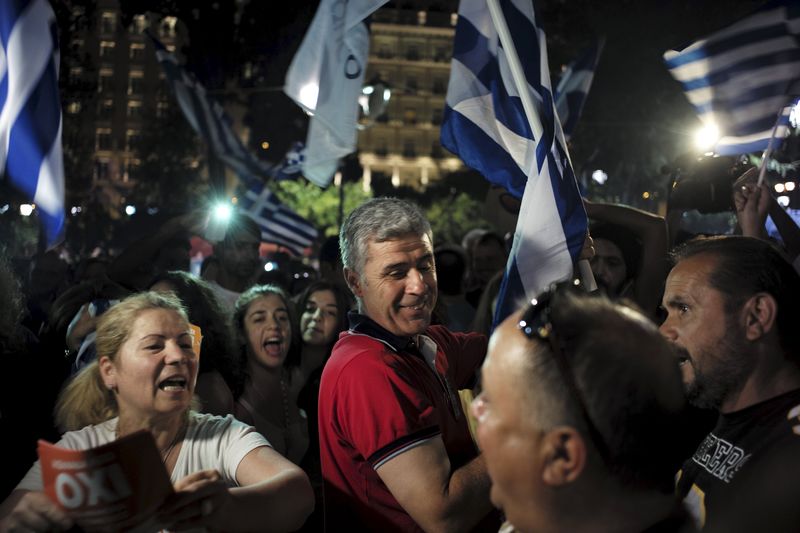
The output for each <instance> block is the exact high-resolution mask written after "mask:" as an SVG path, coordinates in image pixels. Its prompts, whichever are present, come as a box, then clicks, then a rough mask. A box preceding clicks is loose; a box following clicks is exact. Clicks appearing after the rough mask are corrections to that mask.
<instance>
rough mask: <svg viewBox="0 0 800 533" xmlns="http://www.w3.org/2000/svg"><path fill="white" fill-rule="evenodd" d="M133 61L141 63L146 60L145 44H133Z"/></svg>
mask: <svg viewBox="0 0 800 533" xmlns="http://www.w3.org/2000/svg"><path fill="white" fill-rule="evenodd" d="M130 58H131V61H141V60H142V59H144V44H142V43H133V44H132V45H131V48H130Z"/></svg>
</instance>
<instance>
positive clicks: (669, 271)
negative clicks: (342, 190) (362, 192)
mask: <svg viewBox="0 0 800 533" xmlns="http://www.w3.org/2000/svg"><path fill="white" fill-rule="evenodd" d="M753 177H754V176H753V174H752V173H749V174H746V175H745V176H744V177H743V179H741V180H738V181H736V183H735V184H734V186H733V190H732V191H731V204H732V206H733V207H734V208H735V211H736V215H737V218H738V221H739V230H738V231H737V233H739V234H738V235H724V236H696V237H693V238H689V237H688V236H687V237H686V238H685V239H682V242H677V240H676V239H675V235H676V231H675V228H673V227H670V226H668V221H674V220H676V218H675V217H674V216H670V215H674V213H671V214H670V215H668V216H667V217H666V218H663V217H660V216H657V215H653V214H650V213H645V212H643V211H639V210H636V209H632V208H630V207H626V206H621V205H611V204H605V203H599V202H589V201H588V200H587V201H586V202H585V205H586V210H587V214H588V215H589V217H590V219H591V226H590V234H591V238H590V239H587V245H586V247H585V250H584V253H585V255H586V256H591V257H592V259H591V266H592V270H593V272H594V276H595V279H596V281H597V284H598V286H599V287H600V289H599V290H598V291H595V292H592V293H589V292H587V291H586V290H584V289H583V287H582V283H581V282H579V281H577V280H571V279H568V280H564V281H562V282H560V283H557V284H554V285H553V286H552V287H551V288H550V289H549V290H547V291H546V292H545V293H543V294H541V295H539V296H538V297H537V298H536V300H534V301H532V302H529V303H528V304H526V305H525V306H524V307H522V308H521V309H519V310H518V311H517V312H516V313H514V314H513V315H511V316H510V317H508V318H506V319H505V320H504V321H503V322H502V323H500V324H499V325H497V327H496V328H494V329H492V319H493V315H494V309H495V305H496V301H497V295H498V292H499V290H500V281H501V280H502V275H503V270H504V266H505V263H506V260H507V256H508V253H509V250H510V242H509V241H510V239H509V235H510V234H511V233H512V232H513V228H500V227H497V228H491V229H488V228H481V229H478V230H474V231H470V232H469V233H468V234H466V235H465V236H464V239H463V241H462V242H461V243H439V242H436V241H435V240H434V237H435V236H434V235H433V234H432V231H431V226H430V223H429V222H428V220H426V218H425V216H424V214H423V213H422V211H421V210H420V209H419V207H418V206H416V205H414V204H412V203H410V202H408V201H405V200H400V199H395V198H375V199H372V200H368V201H366V202H365V203H363V204H362V205H360V206H358V207H357V208H356V209H355V210H353V211H352V212H351V213H350V214H349V215H348V216H347V218H346V220H345V221H344V223H343V225H342V227H341V230H340V234H339V236H338V238H336V237H334V238H329V239H327V240H326V241H325V242H324V243H322V244H321V245H320V247H319V253H318V259H319V261H318V263H317V264H316V265H315V268H314V270H313V272H312V275H311V276H303V277H302V278H299V279H298V278H294V277H292V276H285V275H284V274H283V273H282V272H281V271H280V269H277V271H276V270H273V271H265V270H264V268H263V264H264V263H263V259H262V258H261V257H259V246H260V244H261V236H260V230H259V228H258V225H257V224H256V223H255V222H254V221H253V220H252V219H250V218H249V217H248V216H247V215H244V214H241V213H238V214H236V216H234V217H233V219H232V220H231V221H230V223H229V225H228V227H227V230H226V233H225V235H224V236H223V237H222V239H221V240H220V241H219V242H216V243H214V254H213V256H211V257H212V258H213V260H211V258H209V260H206V262H205V263H204V265H203V269H202V272H201V275H200V276H195V275H192V274H190V273H188V272H187V270H188V268H189V246H188V242H189V238H190V237H191V236H192V235H199V234H202V231H203V229H202V221H200V220H199V219H198V218H197V217H196V216H194V215H186V216H182V217H179V218H178V219H175V220H172V221H170V222H169V223H168V224H165V225H164V226H162V227H161V229H160V230H159V231H158V232H156V233H155V234H152V235H147V236H144V237H142V239H140V240H139V241H136V242H134V243H133V244H131V245H130V246H129V247H128V248H127V249H126V250H124V251H123V252H122V253H120V254H119V255H118V256H117V257H114V258H111V259H110V260H95V261H84V262H82V263H81V264H80V268H77V269H75V272H74V275H73V276H72V278H71V282H69V283H65V282H64V280H65V279H68V278H69V276H68V272H69V271H70V265H68V264H66V263H65V262H64V261H63V260H62V259H61V258H60V257H59V255H58V253H56V252H55V251H50V252H47V253H44V254H41V255H39V256H37V257H35V258H34V260H33V261H32V262H30V264H28V265H26V266H27V267H28V268H27V269H26V270H23V269H21V268H19V267H20V265H21V264H22V263H20V262H16V263H14V262H12V258H9V257H6V256H5V255H3V256H2V257H0V294H2V296H3V300H4V305H3V306H2V307H0V354H2V363H3V372H2V373H0V376H2V377H0V381H2V383H0V430H1V431H2V437H3V441H4V443H6V446H7V447H5V448H4V449H5V450H6V454H7V457H8V460H7V461H6V463H7V467H6V468H5V470H4V475H3V476H2V491H1V492H0V498H3V499H4V501H3V503H2V505H1V506H0V531H60V530H69V529H70V528H72V527H73V526H74V525H75V524H74V523H73V518H72V517H71V516H70V514H69V513H67V512H66V511H65V510H64V509H63V508H62V507H60V506H58V505H56V504H55V503H54V502H53V501H51V500H50V499H49V498H48V496H46V495H45V493H44V492H43V485H42V473H41V470H42V468H41V465H40V463H39V461H38V460H37V455H36V442H37V440H38V439H45V440H49V441H50V442H55V443H57V444H58V446H62V447H65V448H71V449H77V450H81V449H87V448H93V447H97V446H99V445H102V444H105V443H109V442H111V441H114V440H116V439H119V438H121V437H124V436H127V435H131V434H133V433H135V432H137V431H141V430H144V431H146V432H148V433H149V434H150V435H151V436H152V438H153V440H154V442H155V445H156V448H157V449H158V451H159V452H160V454H161V461H162V463H163V465H164V468H165V469H166V471H167V473H168V475H169V478H170V479H171V481H172V484H173V487H174V495H173V496H172V497H171V498H170V499H169V500H167V501H166V502H165V503H164V504H163V505H162V506H161V507H160V508H159V509H158V510H157V511H156V512H155V513H154V514H153V516H152V517H149V521H148V523H147V524H146V525H147V527H151V528H152V530H160V529H168V530H183V529H191V528H204V529H208V530H220V531H295V530H301V531H323V530H325V531H331V532H339V531H381V532H383V531H402V532H412V531H437V532H438V531H499V530H502V531H525V532H533V531H619V532H639V531H648V532H691V531H698V530H703V531H710V532H713V531H796V530H797V529H798V527H799V526H798V524H800V511H798V506H797V505H795V504H794V502H795V499H796V494H797V493H798V492H797V491H798V489H800V481H798V480H800V478H798V476H797V475H796V472H797V471H798V470H796V467H798V466H800V337H798V336H797V335H796V334H795V333H794V329H793V328H794V327H795V325H796V324H797V323H798V320H800V276H798V266H800V261H798V257H799V256H800V246H798V243H800V230H799V229H798V228H797V226H795V225H794V224H793V223H792V222H791V221H790V220H789V221H788V222H787V220H786V219H785V218H781V215H780V213H778V212H777V211H776V208H775V206H776V205H777V204H776V203H775V201H774V199H772V196H771V195H770V191H769V189H768V188H767V187H766V186H764V185H756V183H755V182H754V180H753V179H752V178H753ZM778 209H779V208H778ZM768 214H770V215H772V216H773V219H774V220H775V221H776V225H778V227H779V229H780V230H781V238H782V241H781V242H775V241H773V240H772V239H770V238H769V237H767V235H766V234H765V233H764V230H763V227H764V222H765V219H766V217H767V215H768ZM512 218H513V217H512ZM15 267H16V268H15Z"/></svg>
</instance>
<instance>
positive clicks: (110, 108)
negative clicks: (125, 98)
mask: <svg viewBox="0 0 800 533" xmlns="http://www.w3.org/2000/svg"><path fill="white" fill-rule="evenodd" d="M98 113H99V115H100V118H103V119H110V118H111V117H112V115H113V114H114V100H111V99H106V100H102V101H101V102H100V104H99V108H98Z"/></svg>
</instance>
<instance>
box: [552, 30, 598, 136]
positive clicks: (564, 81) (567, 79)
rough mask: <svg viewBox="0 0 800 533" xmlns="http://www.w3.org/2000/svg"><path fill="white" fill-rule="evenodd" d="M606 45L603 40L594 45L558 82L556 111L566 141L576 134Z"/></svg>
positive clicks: (573, 63)
mask: <svg viewBox="0 0 800 533" xmlns="http://www.w3.org/2000/svg"><path fill="white" fill-rule="evenodd" d="M604 43H605V42H604V41H603V40H599V41H598V42H596V43H595V44H594V45H592V46H591V47H590V48H589V49H588V50H586V51H585V52H584V53H583V54H581V56H580V57H579V58H578V59H576V60H575V61H573V62H572V63H570V65H569V66H568V67H567V69H566V70H565V71H564V73H563V74H562V75H561V79H559V80H558V85H557V86H556V110H557V111H558V118H559V119H560V120H561V127H562V129H563V130H564V138H565V139H566V140H569V139H570V137H572V134H573V133H574V132H575V126H577V124H578V118H579V117H580V116H581V111H583V104H584V103H585V102H586V96H587V95H588V94H589V89H591V87H592V81H593V80H594V71H595V69H597V62H598V61H599V60H600V53H601V52H602V51H603V45H604Z"/></svg>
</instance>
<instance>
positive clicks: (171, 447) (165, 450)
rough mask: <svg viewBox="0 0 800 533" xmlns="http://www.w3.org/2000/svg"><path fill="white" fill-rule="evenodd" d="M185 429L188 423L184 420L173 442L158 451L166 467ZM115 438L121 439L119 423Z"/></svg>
mask: <svg viewBox="0 0 800 533" xmlns="http://www.w3.org/2000/svg"><path fill="white" fill-rule="evenodd" d="M185 429H186V421H185V420H184V421H183V422H182V423H181V425H180V427H179V428H178V431H177V432H175V436H174V437H172V441H171V442H170V443H169V444H168V445H167V447H166V448H162V449H160V450H158V453H159V455H161V462H162V463H163V464H164V465H166V464H167V461H168V460H169V456H170V455H172V450H174V449H175V446H176V445H177V444H178V441H180V440H182V439H181V437H182V435H183V433H184V430H185ZM114 438H115V439H118V438H119V422H117V427H116V429H115V430H114Z"/></svg>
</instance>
